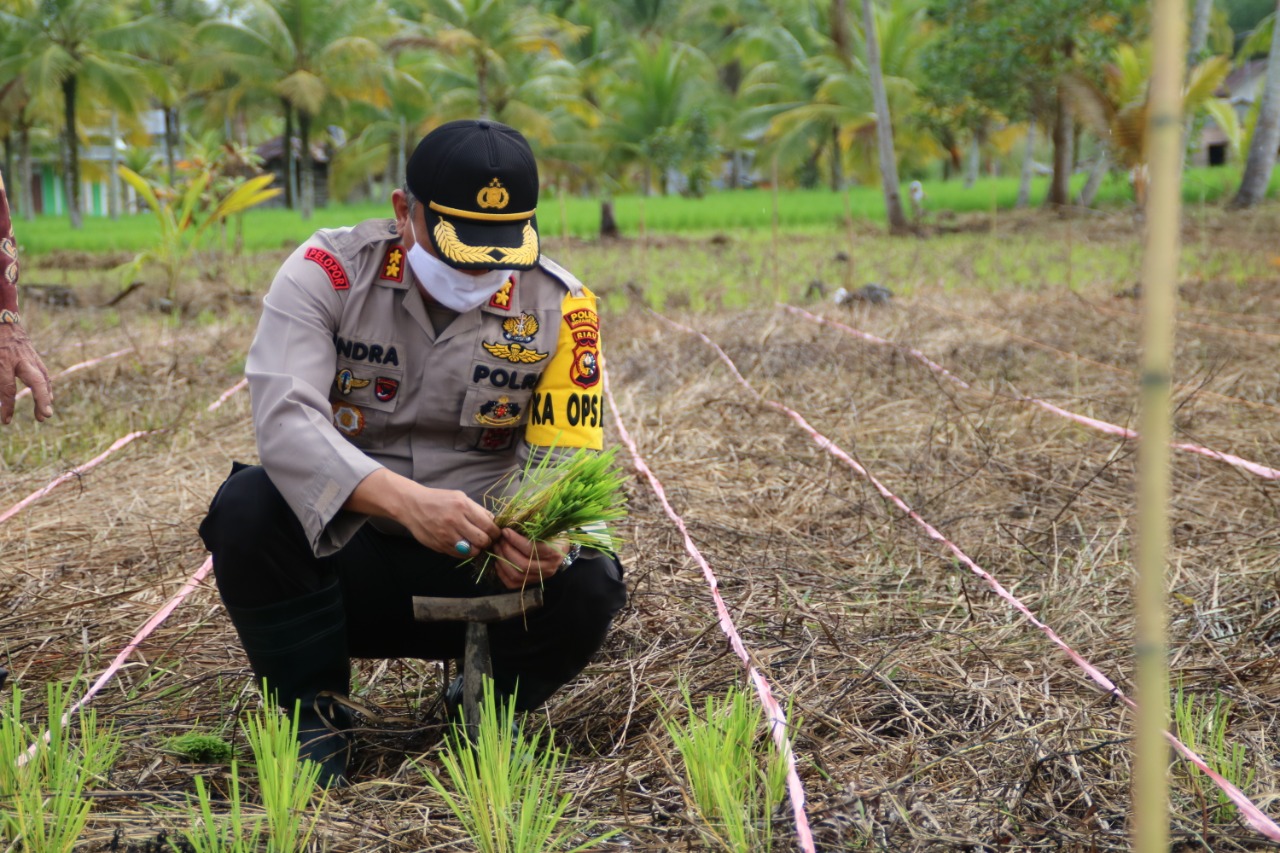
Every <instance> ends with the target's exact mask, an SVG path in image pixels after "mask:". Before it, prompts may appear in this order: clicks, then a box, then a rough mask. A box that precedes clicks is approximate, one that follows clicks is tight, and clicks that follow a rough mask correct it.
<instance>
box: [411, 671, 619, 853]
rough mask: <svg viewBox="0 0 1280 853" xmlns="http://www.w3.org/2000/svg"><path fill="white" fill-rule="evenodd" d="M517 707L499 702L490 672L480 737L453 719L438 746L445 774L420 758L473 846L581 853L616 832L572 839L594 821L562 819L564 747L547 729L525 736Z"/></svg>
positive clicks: (503, 851)
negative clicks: (580, 822)
mask: <svg viewBox="0 0 1280 853" xmlns="http://www.w3.org/2000/svg"><path fill="white" fill-rule="evenodd" d="M514 709H515V703H514V702H503V703H498V702H497V700H496V699H495V697H494V690H493V682H492V681H491V680H489V679H485V684H484V697H483V699H482V702H481V712H480V726H479V731H478V732H477V734H476V742H475V743H474V744H473V743H471V741H470V740H468V738H467V736H466V734H465V733H464V731H463V729H462V727H460V726H458V727H455V728H454V729H452V730H451V732H450V735H449V736H448V737H447V738H446V741H445V748H444V751H443V752H441V754H440V764H441V765H442V766H443V768H444V778H441V776H439V775H437V774H436V772H435V771H434V770H432V769H431V768H429V767H425V766H419V770H420V771H421V773H422V775H423V777H424V778H425V779H426V780H427V783H428V784H429V785H430V786H431V787H432V788H433V789H434V790H435V791H436V793H438V794H439V795H440V796H441V797H442V798H443V799H444V802H445V805H446V806H447V807H448V809H449V811H451V812H452V813H453V815H454V817H456V818H457V819H458V822H459V823H461V824H462V826H463V828H464V829H465V830H466V831H467V834H468V835H470V836H471V839H472V841H473V843H474V844H475V845H476V848H477V849H478V850H479V851H481V853H542V851H562V850H569V851H570V853H576V851H579V850H588V849H590V848H592V847H595V846H596V845H599V844H601V843H603V842H605V841H607V840H608V839H610V838H612V837H613V836H614V835H616V834H617V831H616V830H612V831H609V832H605V833H602V834H601V835H598V836H595V837H592V838H588V839H587V840H586V841H585V842H582V843H580V844H577V845H576V846H573V847H570V846H569V845H570V844H572V843H573V842H574V840H575V839H576V838H577V837H578V836H580V835H581V834H583V833H588V832H590V831H592V830H593V829H594V828H595V826H596V824H595V823H594V822H592V823H589V824H587V825H586V826H582V827H573V826H566V825H565V824H566V821H567V818H566V814H567V813H568V810H569V806H570V805H571V802H572V798H571V797H570V796H569V795H568V794H567V793H562V792H561V774H562V771H563V769H564V760H565V756H564V753H562V752H560V751H559V750H557V749H555V747H553V746H552V745H551V736H550V733H549V732H548V733H547V734H546V738H545V742H543V741H542V735H541V733H539V734H535V735H533V736H532V737H527V736H526V735H525V733H524V727H523V725H520V726H517V725H516V724H515V710H514ZM446 779H447V781H448V784H446Z"/></svg>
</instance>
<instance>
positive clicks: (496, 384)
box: [200, 120, 626, 784]
mask: <svg viewBox="0 0 1280 853" xmlns="http://www.w3.org/2000/svg"><path fill="white" fill-rule="evenodd" d="M406 176H407V178H406V189H405V190H403V191H402V190H396V191H395V192H393V193H392V197H391V202H392V207H393V209H394V213H395V218H394V219H379V220H370V221H366V222H363V223H361V224H359V225H357V226H355V227H352V228H335V229H323V230H321V231H318V232H316V234H315V235H313V236H312V237H311V238H310V239H309V240H307V242H306V243H304V244H303V245H302V246H300V247H299V248H298V249H297V251H295V252H294V253H293V255H292V256H290V258H289V259H288V260H287V261H286V262H285V263H284V265H283V266H282V267H281V268H280V271H279V272H278V273H277V275H276V278H275V280H274V282H273V283H272V285H271V288H270V291H269V292H268V293H267V296H266V298H265V300H264V302H263V313H262V317H261V320H260V321H259V325H258V330H257V334H256V336H255V337H254V341H253V344H252V346H251V348H250V350H249V357H248V360H247V362H246V366H245V374H246V375H247V376H248V379H249V387H250V390H251V392H252V397H253V421H254V429H255V433H256V437H257V444H258V453H259V457H260V460H261V465H259V466H244V465H240V464H236V465H235V466H233V469H232V473H231V475H230V476H229V477H228V479H227V480H226V481H225V482H224V483H223V484H222V486H221V488H220V489H219V490H218V493H217V495H216V496H215V497H214V499H213V503H212V505H211V506H210V509H209V514H208V516H207V517H206V518H205V520H204V522H203V524H202V525H201V527H200V533H201V536H202V538H203V539H204V542H205V544H206V545H207V546H208V548H209V550H210V551H211V552H212V553H213V567H214V573H215V577H216V579H217V584H218V591H219V593H220V594H221V596H222V600H223V603H224V605H225V606H226V610H227V613H228V614H229V615H230V617H231V621H232V624H233V625H234V626H235V628H236V631H237V632H238V634H239V636H240V640H241V642H242V644H243V645H244V649H245V652H246V654H247V656H248V658H249V662H250V664H251V665H252V667H253V672H254V675H255V676H256V677H257V679H259V681H261V679H266V681H267V684H268V688H269V689H270V690H271V691H272V692H273V693H275V694H276V696H277V698H278V701H279V702H280V703H281V704H282V705H283V707H285V708H292V707H293V706H294V703H295V702H298V703H300V706H301V712H300V718H299V719H300V725H299V729H300V733H299V740H300V741H301V742H302V746H303V754H304V755H305V756H307V757H310V758H312V759H314V760H317V761H319V762H321V764H322V769H323V779H324V780H325V782H326V783H328V784H342V783H343V782H344V781H345V774H346V766H347V760H348V754H349V751H350V750H349V736H348V735H347V733H346V730H347V729H348V728H349V727H350V725H351V720H350V715H349V711H348V710H347V708H346V706H345V705H344V704H343V702H342V699H343V698H344V697H345V695H346V694H347V691H348V688H349V679H350V660H351V658H352V657H368V658H392V657H417V658H425V659H446V658H456V657H459V656H461V652H462V646H463V632H464V627H463V626H462V625H461V624H458V623H418V622H416V621H415V620H414V617H413V612H412V601H411V599H412V597H413V596H415V595H429V596H474V595H483V594H485V593H486V592H498V591H502V590H503V588H506V589H518V588H521V587H522V586H523V585H526V584H537V583H541V584H542V586H543V591H544V597H545V605H544V606H543V608H542V609H541V610H538V611H535V612H531V613H528V614H526V615H524V616H522V617H519V618H516V619H513V620H509V621H508V622H503V623H499V624H497V625H494V626H491V630H490V637H491V645H492V656H493V666H494V681H495V685H496V687H497V689H498V691H499V693H500V694H502V695H504V696H508V697H510V696H514V697H515V698H514V701H515V703H516V709H517V710H530V709H532V708H535V707H537V706H538V705H540V704H541V703H542V702H544V701H545V700H546V699H547V698H548V697H549V696H550V695H551V694H552V693H553V692H554V691H555V690H557V689H558V688H559V687H561V686H562V685H564V684H565V683H566V682H568V681H569V680H570V679H572V678H573V677H574V676H575V675H577V674H578V673H579V672H580V671H581V670H582V668H583V667H584V666H585V665H586V663H587V662H588V660H589V659H590V658H591V656H592V655H593V654H594V653H595V652H596V650H597V649H599V647H600V645H601V644H602V643H603V641H604V637H605V633H606V631H607V630H608V626H609V623H610V621H611V619H612V617H613V615H614V614H615V613H617V612H618V610H619V609H621V607H622V606H623V604H624V602H625V598H626V593H625V587H624V585H623V582H622V567H621V565H620V564H619V563H618V562H617V561H616V560H615V559H614V558H612V557H610V556H608V555H606V554H602V553H597V552H593V551H582V552H581V553H575V552H573V551H572V550H571V549H570V548H568V547H567V543H566V542H564V541H551V542H530V541H529V540H527V539H525V538H524V537H523V536H521V535H519V534H518V533H516V532H514V531H512V530H509V529H507V530H502V529H499V528H498V527H497V526H496V525H495V524H494V521H493V514H492V512H491V511H490V507H491V502H492V500H493V498H494V497H495V496H497V495H499V494H500V493H501V492H502V490H503V489H504V488H510V487H511V482H512V478H513V476H518V473H519V471H521V470H522V469H523V467H524V465H525V462H526V460H527V459H528V458H529V456H530V454H539V453H545V452H553V453H554V452H559V450H560V449H562V448H568V449H570V450H571V449H574V448H578V447H589V448H595V449H599V448H600V447H601V446H602V442H603V431H602V416H603V407H602V405H601V388H600V372H599V362H598V356H599V347H600V325H599V318H598V315H597V313H596V301H595V297H594V296H592V294H591V292H590V291H588V290H587V289H586V288H585V287H584V286H583V285H582V284H581V283H580V282H579V281H578V280H577V279H575V278H574V277H573V276H572V275H570V274H569V273H568V272H566V271H565V270H563V269H562V268H560V267H559V266H557V265H556V264H555V263H554V262H552V261H551V260H550V259H548V258H545V257H543V256H541V254H540V251H539V241H538V224H537V218H536V208H537V199H538V172H537V166H536V164H535V162H534V158H533V153H532V151H531V150H530V148H529V145H528V143H527V142H526V140H525V139H524V137H523V136H522V135H521V134H520V133H518V132H517V131H515V130H513V129H512V128H510V127H507V126H505V125H502V124H499V123H497V122H492V121H472V120H466V121H455V122H450V123H448V124H444V125H442V126H440V127H439V128H437V129H436V130H434V131H432V132H431V133H429V134H428V135H427V136H426V137H425V138H424V139H423V140H422V141H421V142H420V143H419V144H418V146H417V148H416V149H415V150H414V152H413V155H412V156H411V157H410V158H409V162H408V164H407V170H406ZM484 551H490V552H492V553H493V554H495V555H497V557H498V558H499V559H497V560H494V561H492V566H493V567H494V568H493V573H492V576H491V577H489V578H487V579H481V580H479V581H477V578H476V572H475V564H474V563H466V562H465V560H466V558H469V557H475V556H478V555H480V554H482V553H483V552H484Z"/></svg>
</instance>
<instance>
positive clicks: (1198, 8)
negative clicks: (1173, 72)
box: [1187, 0, 1213, 71]
mask: <svg viewBox="0 0 1280 853" xmlns="http://www.w3.org/2000/svg"><path fill="white" fill-rule="evenodd" d="M1212 12H1213V0H1196V5H1195V9H1194V10H1193V11H1192V13H1191V36H1190V38H1189V39H1188V40H1187V70H1188V71H1190V70H1191V69H1192V68H1195V67H1196V64H1197V63H1198V62H1199V61H1200V59H1201V57H1200V54H1202V53H1204V48H1205V45H1207V44H1208V43H1209V16H1210V14H1211V13H1212Z"/></svg>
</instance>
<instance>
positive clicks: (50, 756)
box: [0, 683, 120, 853]
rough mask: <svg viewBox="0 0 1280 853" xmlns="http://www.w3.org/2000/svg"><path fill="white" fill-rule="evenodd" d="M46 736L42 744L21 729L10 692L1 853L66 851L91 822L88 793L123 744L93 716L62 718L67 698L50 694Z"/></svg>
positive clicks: (0, 750)
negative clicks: (68, 720)
mask: <svg viewBox="0 0 1280 853" xmlns="http://www.w3.org/2000/svg"><path fill="white" fill-rule="evenodd" d="M46 696H47V708H46V710H47V713H48V720H49V723H48V725H49V733H48V736H47V737H42V736H41V735H40V734H38V733H37V731H36V730H35V729H32V728H30V727H28V726H27V725H25V724H24V723H23V722H22V690H21V688H19V687H18V686H17V685H15V686H14V688H13V697H12V699H11V700H10V702H9V707H8V708H0V839H3V840H4V841H7V842H8V844H7V845H0V847H3V848H4V849H22V850H40V851H50V853H60V851H70V850H71V849H72V848H73V847H74V846H75V844H76V841H77V840H78V839H79V837H80V833H81V832H82V831H83V830H84V826H85V823H86V822H87V821H88V819H89V800H88V799H86V798H85V796H84V795H85V792H86V791H87V790H88V789H89V788H91V787H92V786H93V784H94V783H95V782H96V780H98V779H99V778H100V777H102V776H103V775H104V774H105V773H106V772H107V770H109V769H110V768H111V765H112V763H113V762H114V761H115V757H116V754H117V753H118V752H119V751H120V739H119V736H118V735H117V734H116V732H115V730H114V729H112V728H110V727H105V728H103V727H99V725H98V721H97V715H96V714H95V713H94V712H93V711H86V710H83V709H81V710H80V711H79V713H78V714H76V715H75V716H74V717H73V718H72V719H74V720H75V721H76V722H77V723H78V725H77V726H75V727H74V728H76V729H78V731H77V732H75V733H74V734H73V726H71V725H70V724H68V723H64V722H63V717H64V716H67V704H68V701H67V700H68V691H67V689H66V687H65V686H63V685H61V684H55V683H50V684H49V685H48V687H47V693H46Z"/></svg>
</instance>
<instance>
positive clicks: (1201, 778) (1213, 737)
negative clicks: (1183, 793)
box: [1173, 681, 1254, 823]
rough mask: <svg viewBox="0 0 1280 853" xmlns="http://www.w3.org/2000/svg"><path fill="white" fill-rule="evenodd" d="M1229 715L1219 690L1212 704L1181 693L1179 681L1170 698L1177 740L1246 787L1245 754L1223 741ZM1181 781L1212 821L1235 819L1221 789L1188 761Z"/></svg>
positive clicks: (1249, 766)
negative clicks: (1174, 692) (1210, 804)
mask: <svg viewBox="0 0 1280 853" xmlns="http://www.w3.org/2000/svg"><path fill="white" fill-rule="evenodd" d="M1230 717H1231V701H1230V700H1229V699H1227V698H1226V697H1224V696H1223V695H1222V694H1221V693H1219V694H1217V695H1216V696H1215V697H1214V701H1213V706H1212V707H1209V704H1208V701H1207V700H1201V699H1198V698H1197V697H1196V696H1194V695H1193V694H1190V693H1185V692H1184V691H1183V689H1182V683H1181V681H1179V683H1178V691H1177V693H1176V694H1175V695H1174V698H1173V719H1174V727H1175V728H1176V729H1177V733H1178V740H1180V741H1182V742H1183V743H1184V744H1186V745H1187V747H1188V748H1190V749H1191V750H1192V751H1193V752H1195V753H1196V754H1198V755H1199V756H1200V757H1201V758H1203V759H1204V762H1205V764H1207V765H1209V767H1210V768H1211V769H1212V770H1213V771H1214V772H1215V773H1217V774H1218V775H1219V776H1221V777H1222V778H1224V779H1226V780H1227V781H1228V782H1230V783H1231V784H1233V785H1235V786H1236V787H1237V788H1239V789H1241V790H1242V791H1243V790H1246V789H1247V788H1248V787H1249V786H1250V785H1251V784H1252V783H1253V777H1254V768H1253V767H1252V764H1251V762H1250V761H1249V760H1248V753H1247V752H1246V750H1245V748H1244V745H1243V744H1240V743H1236V744H1228V743H1227V727H1228V723H1229V722H1230ZM1182 766H1183V770H1184V771H1185V774H1186V775H1185V780H1186V783H1187V787H1188V788H1189V789H1190V793H1191V795H1192V797H1193V798H1195V800H1197V801H1198V802H1199V803H1201V804H1202V805H1203V804H1204V803H1207V802H1210V801H1211V802H1213V803H1214V806H1213V807H1207V806H1205V808H1206V809H1207V810H1208V811H1209V812H1210V813H1211V814H1212V817H1213V820H1214V822H1216V823H1231V822H1232V821H1234V820H1235V819H1236V807H1235V805H1233V804H1232V802H1231V800H1230V798H1229V797H1227V794H1226V792H1225V791H1223V790H1221V789H1220V788H1218V787H1217V785H1215V784H1214V783H1213V782H1212V781H1211V780H1210V779H1209V778H1208V777H1207V776H1206V775H1205V774H1204V772H1203V771H1202V770H1200V768H1199V767H1196V766H1195V765H1194V764H1192V763H1190V762H1185V763H1184V764H1183V765H1182Z"/></svg>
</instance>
